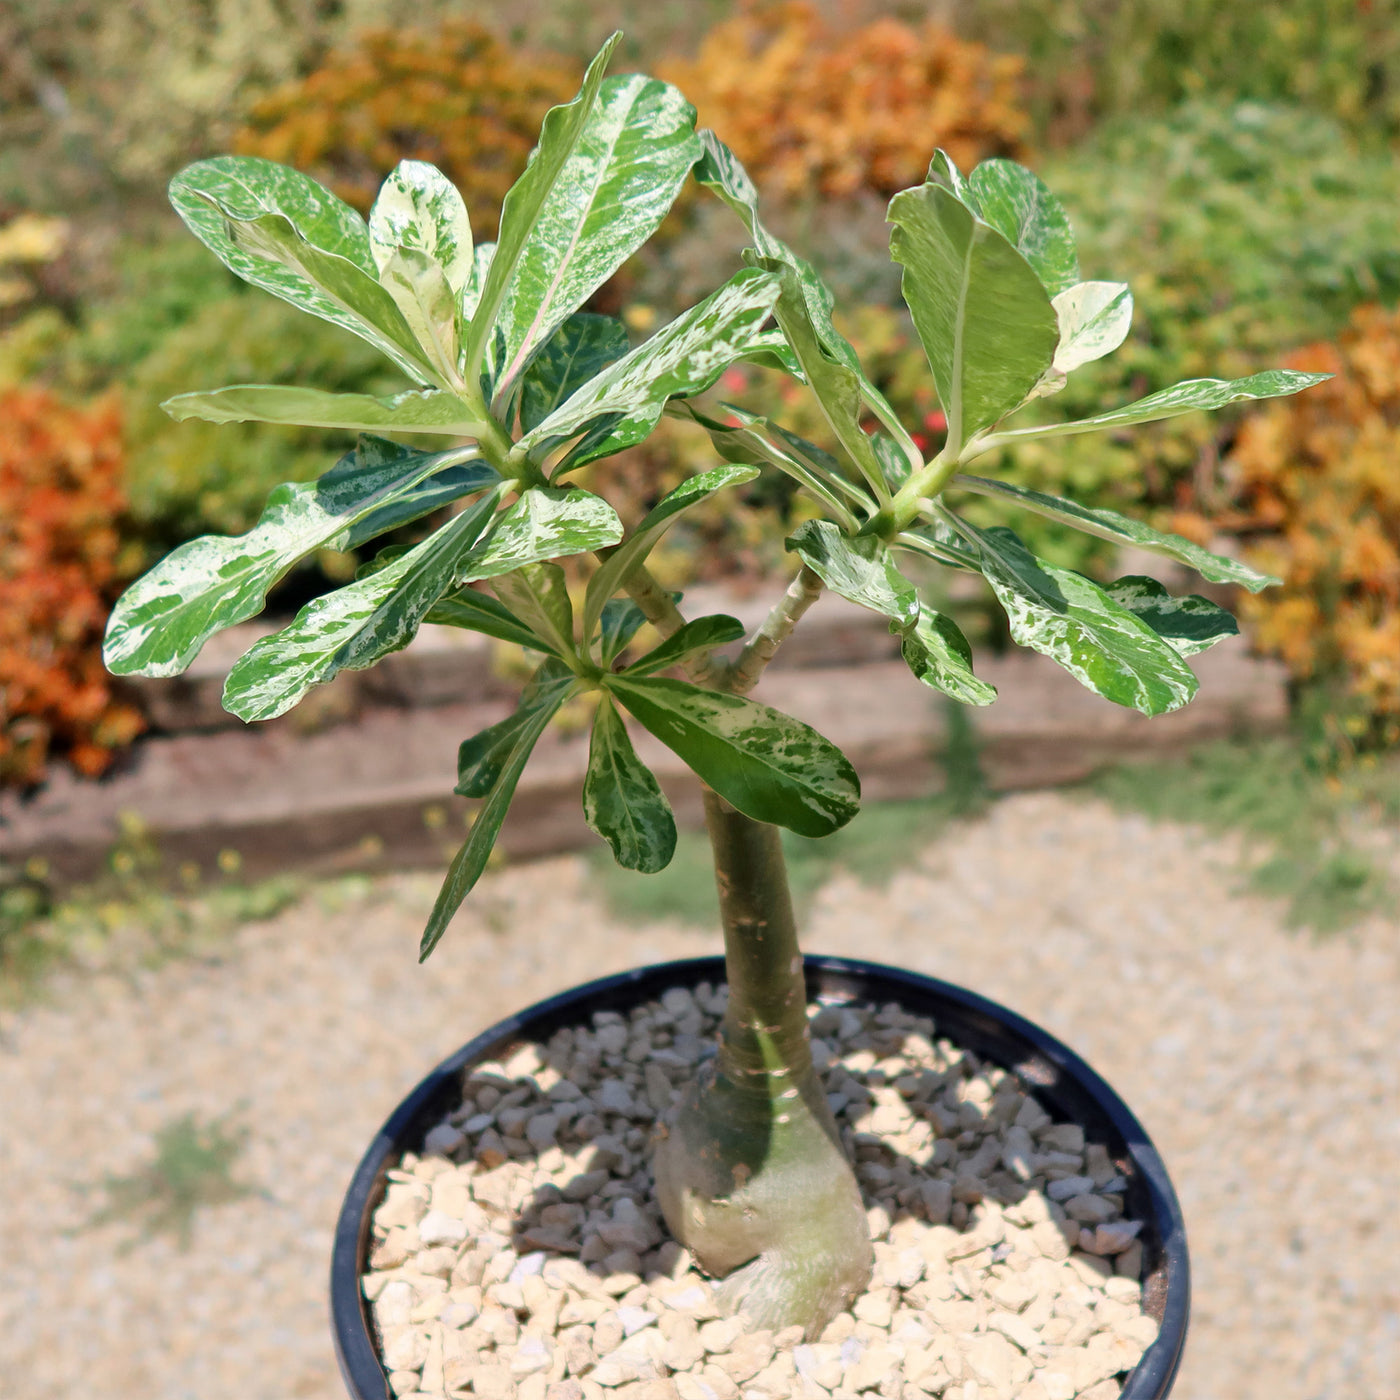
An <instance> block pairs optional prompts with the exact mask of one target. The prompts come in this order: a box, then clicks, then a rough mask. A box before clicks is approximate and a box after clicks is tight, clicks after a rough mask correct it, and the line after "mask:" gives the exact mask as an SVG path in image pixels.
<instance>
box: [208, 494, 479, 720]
mask: <svg viewBox="0 0 1400 1400" xmlns="http://www.w3.org/2000/svg"><path fill="white" fill-rule="evenodd" d="M500 489H501V488H498V489H497V490H496V491H493V492H492V493H491V494H490V495H488V496H486V497H485V498H483V499H482V500H481V501H479V502H477V504H476V505H474V506H473V507H472V508H471V509H470V510H466V511H463V512H462V513H461V514H460V515H457V516H454V517H453V518H452V519H451V520H450V521H448V523H447V524H446V525H444V526H442V527H441V528H440V529H439V530H437V531H436V532H435V533H434V534H432V535H430V536H429V537H428V538H427V539H426V540H424V541H423V542H422V544H418V545H415V546H414V547H413V548H412V549H410V550H408V551H407V553H405V554H402V555H399V557H398V558H396V559H395V560H394V561H393V562H392V563H391V564H389V565H388V566H387V567H385V568H383V569H380V570H378V571H377V572H375V573H372V574H369V575H368V576H367V577H364V578H360V579H357V580H356V581H355V582H354V583H351V584H347V585H346V586H345V587H344V588H338V589H336V590H335V592H334V593H327V594H325V595H324V596H322V597H320V598H316V599H314V600H313V601H312V602H310V603H308V604H307V605H306V607H304V608H303V609H302V610H301V611H300V612H299V613H298V614H297V615H296V618H295V619H294V620H293V621H292V623H291V625H290V626H288V627H284V628H283V629H282V630H281V631H280V632H274V633H273V634H272V636H270V637H264V638H263V639H262V640H261V641H259V642H256V643H254V645H253V646H252V647H251V648H250V649H249V650H248V651H247V652H245V653H244V655H243V656H242V657H240V658H239V660H238V661H237V662H235V663H234V666H233V669H232V670H231V671H230V672H229V674H228V679H227V680H226V681H225V683H224V708H225V709H226V710H228V711H229V712H230V713H231V714H235V715H237V716H238V717H239V718H240V719H242V720H247V721H252V720H259V719H273V718H275V717H276V716H277V715H280V714H284V713H285V712H286V711H287V710H290V709H291V708H292V706H293V705H295V704H297V703H298V701H300V700H301V699H302V697H303V696H304V695H305V694H306V692H307V691H308V690H310V689H311V687H312V686H314V685H323V684H324V683H325V682H326V681H329V680H331V679H332V678H333V677H334V676H336V675H337V674H338V673H339V672H341V671H344V670H350V671H362V670H364V669H365V668H366V667H367V666H370V665H372V664H373V663H374V662H375V661H377V660H379V658H380V657H381V656H386V655H387V654H388V653H389V652H391V651H398V650H400V649H401V648H403V647H406V646H407V645H408V644H409V642H411V641H412V640H413V637H414V634H415V633H416V632H417V631H418V625H419V624H420V623H421V622H422V621H423V619H424V618H425V617H426V616H427V614H428V612H429V610H430V609H431V608H432V606H433V604H434V603H436V602H437V601H438V599H439V598H441V597H442V595H443V594H444V593H445V592H446V591H447V590H448V589H449V588H450V587H451V586H452V584H453V578H454V575H455V573H456V572H457V569H458V567H459V565H460V564H461V561H462V559H463V558H464V557H467V556H469V554H470V551H471V548H472V545H473V544H474V543H475V542H476V541H477V539H478V538H479V537H480V535H481V533H482V531H483V530H485V529H486V526H487V523H488V522H489V521H490V519H491V515H492V512H493V511H494V510H495V508H496V504H497V501H498V500H499V491H500Z"/></svg>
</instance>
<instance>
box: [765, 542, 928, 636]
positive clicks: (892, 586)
mask: <svg viewBox="0 0 1400 1400" xmlns="http://www.w3.org/2000/svg"><path fill="white" fill-rule="evenodd" d="M787 547H788V548H789V549H790V550H791V551H792V552H793V553H794V554H796V555H797V557H798V558H799V559H801V560H802V562H803V563H804V564H806V565H807V567H808V568H809V569H811V570H812V572H813V573H814V574H816V575H817V577H818V578H820V579H821V581H822V582H823V583H824V584H826V586H827V587H828V588H829V589H831V591H832V592H833V593H838V594H840V596H841V597H843V598H845V599H847V600H849V601H850V602H852V603H857V604H859V605H860V606H861V607H862V608H869V609H870V610H871V611H872V612H877V613H883V614H884V616H886V617H888V618H891V619H893V621H894V623H895V626H896V628H898V629H901V630H902V629H903V628H905V627H909V626H911V625H912V624H913V623H914V622H915V620H916V619H917V618H918V616H919V595H918V594H917V593H916V592H915V590H914V585H913V584H912V583H910V582H909V580H908V579H907V578H905V577H904V575H903V574H901V573H900V572H899V569H898V567H897V566H896V565H895V562H894V560H893V559H891V558H890V552H889V550H888V549H887V548H886V546H885V543H884V541H883V540H878V539H874V538H872V537H871V536H869V535H862V536H856V537H854V538H847V537H846V536H845V535H843V534H842V533H841V531H840V530H839V529H838V528H837V527H836V526H835V525H833V524H832V523H831V521H829V520H808V521H804V522H803V523H802V524H801V525H799V526H798V527H797V529H796V530H794V531H793V533H792V534H791V535H789V536H788V538H787Z"/></svg>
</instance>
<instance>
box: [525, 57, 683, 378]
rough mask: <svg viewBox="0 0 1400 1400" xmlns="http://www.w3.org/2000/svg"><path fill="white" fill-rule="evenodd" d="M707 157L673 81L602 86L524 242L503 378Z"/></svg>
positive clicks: (650, 227) (617, 263) (623, 254)
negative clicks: (696, 165)
mask: <svg viewBox="0 0 1400 1400" xmlns="http://www.w3.org/2000/svg"><path fill="white" fill-rule="evenodd" d="M546 121H548V119H547V118H546ZM543 149H544V140H543V138H542V139H541V150H543ZM699 157H700V142H699V140H698V138H697V137H696V135H695V109H694V108H693V107H692V106H691V105H690V103H689V102H687V101H686V100H685V98H684V97H683V96H682V95H681V93H679V92H678V91H677V90H676V89H675V88H673V87H671V86H670V84H668V83H663V82H660V81H659V80H658V79H656V78H648V77H645V76H644V75H642V74H640V73H631V74H628V75H627V76H625V77H617V78H608V79H606V80H605V81H604V82H603V83H602V84H601V86H600V87H599V89H598V97H597V101H596V103H595V104H594V105H593V107H592V110H591V111H590V112H589V113H588V115H587V118H586V120H585V121H584V123H583V127H582V129H581V131H580V132H579V135H578V138H577V141H576V143H575V145H574V147H573V149H572V151H571V152H570V154H569V156H568V159H567V160H566V161H565V163H564V164H563V166H562V167H561V168H560V170H559V172H558V174H557V176H556V178H555V180H554V182H553V184H552V186H551V188H550V190H549V193H548V196H547V197H546V199H545V200H544V202H543V204H542V205H541V206H540V208H539V210H538V212H537V214H536V215H535V219H534V223H533V226H532V227H531V229H530V232H529V235H528V237H527V238H526V240H525V242H524V244H523V245H522V247H521V250H520V256H519V260H518V262H517V263H516V266H515V269H514V277H513V278H512V281H511V284H510V291H509V295H508V297H507V300H506V302H505V303H504V305H503V314H502V316H501V319H500V324H501V328H502V330H503V332H504V335H505V348H504V351H505V352H504V357H503V360H502V362H501V363H502V365H503V368H502V370H501V373H500V376H499V382H500V383H503V384H509V383H511V381H512V380H514V379H515V377H516V376H517V375H518V374H519V373H520V371H521V370H522V369H523V368H524V366H525V365H526V364H527V363H528V362H529V359H530V356H531V355H532V354H533V353H534V351H535V349H536V347H537V346H539V345H540V344H542V343H543V342H544V341H545V340H547V339H548V338H549V337H550V336H551V335H552V334H553V333H554V331H555V328H556V327H557V326H559V325H560V324H561V323H562V322H563V321H564V319H565V317H567V316H568V315H569V314H570V313H571V312H573V311H576V310H577V309H578V308H579V307H580V306H582V305H583V303H584V302H585V301H587V300H588V298H589V297H590V296H592V295H593V293H594V292H595V291H597V289H598V288H599V287H601V286H602V285H603V283H604V282H606V281H607V279H608V278H609V277H611V276H612V275H613V273H614V272H616V271H617V269H618V268H619V267H621V266H622V264H623V263H624V262H625V261H626V260H627V259H628V258H629V257H631V255H632V254H633V253H634V252H636V250H637V249H638V248H639V247H641V245H642V244H643V243H645V242H646V241H647V239H648V238H650V237H651V235H652V234H653V233H654V232H655V231H656V228H657V226H658V225H659V224H660V222H661V220H662V219H663V218H664V217H665V216H666V213H667V211H668V210H669V209H670V207H671V205H672V204H673V203H674V202H675V198H676V195H677V194H678V193H679V192H680V188H681V185H682V184H684V182H685V178H686V176H687V175H688V174H689V172H690V168H691V166H693V165H694V164H695V162H696V160H698V159H699ZM522 181H523V177H522ZM509 198H510V196H509V195H508V196H507V200H509ZM502 228H505V215H504V214H503V215H502Z"/></svg>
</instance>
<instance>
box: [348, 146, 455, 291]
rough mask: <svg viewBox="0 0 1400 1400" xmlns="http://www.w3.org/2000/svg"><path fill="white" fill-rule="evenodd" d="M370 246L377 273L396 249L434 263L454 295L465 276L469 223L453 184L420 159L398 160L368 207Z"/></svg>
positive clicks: (381, 271)
mask: <svg viewBox="0 0 1400 1400" xmlns="http://www.w3.org/2000/svg"><path fill="white" fill-rule="evenodd" d="M369 241H370V250H371V252H372V253H373V254H374V260H375V263H376V265H377V266H378V268H379V271H380V274H381V276H382V274H383V272H384V269H385V267H386V266H388V265H389V263H391V262H392V261H393V258H394V255H395V253H397V252H398V251H399V250H400V249H401V248H409V249H413V250H414V251H416V252H419V253H422V254H423V255H424V256H425V257H427V258H429V259H430V260H431V261H433V262H434V263H436V264H437V265H438V266H439V267H440V268H441V269H442V271H443V274H444V276H445V277H446V279H447V284H448V286H450V287H451V288H452V290H453V292H454V293H457V294H460V293H461V292H462V290H463V289H464V288H465V287H466V286H467V284H468V283H469V282H470V281H471V276H472V267H473V249H472V225H471V217H470V216H469V215H468V213H467V206H466V203H465V201H464V200H463V199H462V196H461V194H460V193H459V192H458V189H457V186H456V185H454V184H453V183H452V181H451V180H449V179H448V178H447V176H446V175H444V174H443V173H442V171H441V170H439V169H437V167H436V166H432V165H428V164H426V163H425V162H424V161H421V160H401V161H400V162H399V163H398V165H396V166H395V167H394V169H393V172H392V173H391V174H390V176H389V178H388V179H387V180H385V182H384V183H383V185H382V186H380V189H379V197H378V198H377V199H376V200H375V201H374V208H373V209H371V210H370V211H369Z"/></svg>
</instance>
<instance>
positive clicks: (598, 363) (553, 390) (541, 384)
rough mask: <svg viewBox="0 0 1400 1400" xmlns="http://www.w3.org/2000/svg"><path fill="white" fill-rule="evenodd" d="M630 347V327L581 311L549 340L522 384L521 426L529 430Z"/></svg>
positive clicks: (610, 317)
mask: <svg viewBox="0 0 1400 1400" xmlns="http://www.w3.org/2000/svg"><path fill="white" fill-rule="evenodd" d="M627 351H628V342H627V327H626V326H624V325H623V324H622V322H621V321H619V320H617V319H616V317H613V316H595V315H594V314H593V313H592V312H588V311H578V312H575V313H574V315H572V316H570V317H569V319H568V320H567V321H565V322H564V324H563V325H562V326H560V327H559V329H558V330H557V331H555V333H554V334H553V335H552V336H551V337H550V338H549V340H548V341H546V342H545V344H544V346H543V347H542V348H541V349H540V352H539V354H538V355H536V356H535V358H534V359H533V360H532V361H531V362H530V366H529V368H528V369H527V370H526V371H525V377H524V379H523V381H522V383H521V388H520V426H521V427H522V428H523V429H524V430H525V431H526V432H529V430H530V429H531V428H535V427H538V426H539V425H540V424H541V423H542V422H543V421H544V420H545V419H546V418H548V417H549V415H550V414H551V413H553V412H554V410H555V409H556V408H558V407H559V406H560V405H561V404H562V403H564V402H566V401H567V400H568V399H569V398H570V397H572V395H573V394H575V393H576V392H577V391H578V390H579V389H581V388H582V387H583V385H585V384H586V383H587V382H588V381H589V380H590V379H592V378H593V376H594V375H595V374H597V373H598V372H599V370H601V369H603V367H604V366H606V365H610V364H612V362H613V361H614V360H620V359H621V358H622V357H623V356H624V355H625V354H626V353H627Z"/></svg>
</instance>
